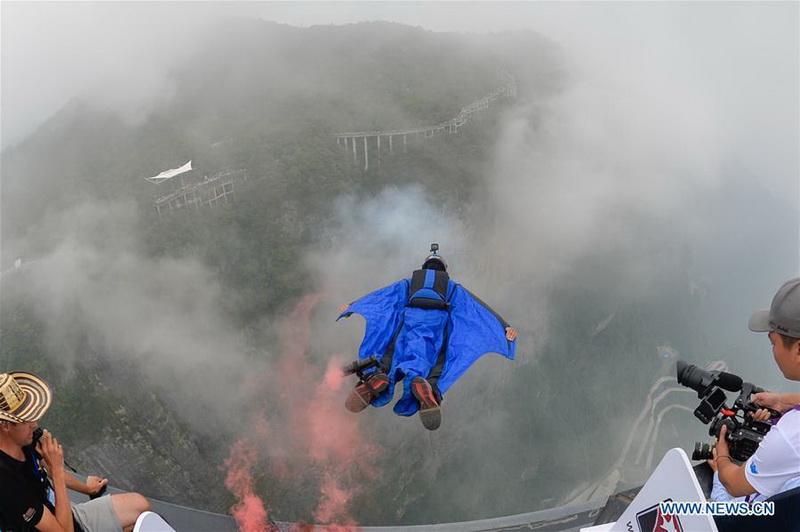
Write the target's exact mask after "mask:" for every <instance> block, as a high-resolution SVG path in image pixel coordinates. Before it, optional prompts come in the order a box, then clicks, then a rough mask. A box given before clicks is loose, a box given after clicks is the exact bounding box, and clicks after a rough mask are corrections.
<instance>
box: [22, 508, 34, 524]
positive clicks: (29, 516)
mask: <svg viewBox="0 0 800 532" xmlns="http://www.w3.org/2000/svg"><path fill="white" fill-rule="evenodd" d="M34 515H36V510H34V509H33V508H28V511H27V512H25V513H24V514H22V519H24V520H25V522H26V523H27V522H28V521H30V520H31V519H33V516H34Z"/></svg>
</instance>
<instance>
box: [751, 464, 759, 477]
mask: <svg viewBox="0 0 800 532" xmlns="http://www.w3.org/2000/svg"><path fill="white" fill-rule="evenodd" d="M750 472H751V473H752V474H754V475H758V469H756V463H755V462H750Z"/></svg>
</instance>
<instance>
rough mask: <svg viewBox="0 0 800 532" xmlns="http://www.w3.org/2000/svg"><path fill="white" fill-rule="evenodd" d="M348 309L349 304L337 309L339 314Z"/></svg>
mask: <svg viewBox="0 0 800 532" xmlns="http://www.w3.org/2000/svg"><path fill="white" fill-rule="evenodd" d="M349 308H350V303H347V304H345V305H342V306H341V307H339V314H341V313H342V312H344V311H345V310H347V309H349Z"/></svg>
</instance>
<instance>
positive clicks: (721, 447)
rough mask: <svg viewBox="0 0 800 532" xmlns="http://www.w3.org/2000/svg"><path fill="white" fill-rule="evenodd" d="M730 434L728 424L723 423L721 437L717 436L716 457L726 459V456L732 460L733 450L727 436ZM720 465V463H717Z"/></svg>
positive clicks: (716, 458) (720, 430)
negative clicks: (729, 445)
mask: <svg viewBox="0 0 800 532" xmlns="http://www.w3.org/2000/svg"><path fill="white" fill-rule="evenodd" d="M727 435H728V425H722V427H720V429H719V438H717V445H716V446H715V447H714V459H715V460H718V459H724V458H725V457H726V456H727V457H728V459H729V460H730V461H731V462H732V461H733V458H731V450H730V448H728V440H727V439H725V437H726V436H727ZM717 467H719V463H717Z"/></svg>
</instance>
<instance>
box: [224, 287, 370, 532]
mask: <svg viewBox="0 0 800 532" xmlns="http://www.w3.org/2000/svg"><path fill="white" fill-rule="evenodd" d="M322 299H323V298H322V296H321V295H319V294H309V295H307V296H305V297H303V298H302V299H301V300H300V302H299V303H298V304H297V305H296V306H295V308H294V310H293V311H292V312H291V313H290V315H289V316H287V317H286V318H285V319H284V320H283V321H282V324H281V325H280V329H279V330H280V336H281V349H280V353H279V357H278V360H277V362H276V364H274V365H273V366H272V368H273V371H272V372H271V374H269V375H262V376H254V379H256V380H257V383H258V386H259V388H260V389H261V390H263V391H264V394H265V395H266V396H267V397H268V399H267V400H265V401H264V404H265V406H264V410H263V411H262V412H258V413H257V415H256V416H255V419H254V420H253V422H252V428H253V429H254V430H253V432H252V433H251V434H254V435H255V438H254V439H255V440H257V443H253V444H245V443H244V442H242V441H240V442H238V443H237V444H235V445H234V446H233V447H232V448H231V454H230V457H229V458H228V460H227V461H226V462H225V467H226V470H227V471H228V475H227V479H226V482H225V485H226V486H227V487H228V489H229V490H230V491H231V492H232V493H233V494H234V496H235V497H236V499H237V500H238V503H237V505H236V506H234V508H233V509H232V513H233V515H234V517H235V519H236V522H237V524H238V525H239V528H240V530H243V531H246V532H251V531H253V532H255V531H262V530H267V529H268V527H269V525H268V524H267V521H266V519H267V512H266V510H265V505H264V504H263V502H262V501H261V499H260V498H258V496H257V495H255V494H254V483H253V477H252V473H253V471H254V470H255V468H263V469H264V470H265V471H268V473H267V478H270V477H271V478H273V479H276V480H283V481H288V482H289V483H291V481H293V480H298V479H303V478H308V476H309V474H310V473H313V475H314V477H313V478H312V480H313V481H314V483H315V485H314V489H316V490H318V500H317V504H316V506H315V508H313V509H309V510H310V512H311V515H312V516H313V519H314V521H315V522H316V524H321V525H327V526H326V528H327V529H328V530H352V529H353V528H354V527H357V524H356V522H355V520H354V519H353V518H352V517H351V516H350V512H349V509H348V503H349V502H350V501H351V500H352V499H353V497H354V496H355V495H357V494H359V493H361V491H362V490H363V489H364V488H365V487H366V486H368V485H370V483H371V481H372V480H374V479H375V478H376V477H377V472H376V469H375V467H374V465H373V464H375V463H376V461H377V452H376V449H375V448H374V447H372V446H371V445H370V444H368V443H367V442H365V441H364V439H363V437H362V435H361V431H360V429H359V426H358V418H357V416H354V415H353V414H351V413H350V412H347V411H346V410H345V408H344V394H343V391H342V386H343V385H344V384H345V383H344V377H343V376H342V373H341V369H340V368H341V365H342V362H343V360H341V359H340V358H339V357H331V356H329V355H326V358H327V359H328V360H327V367H326V368H325V371H324V373H322V372H321V369H322V368H321V367H320V366H319V364H314V363H313V362H312V361H311V360H309V356H308V354H309V344H310V339H311V333H312V331H311V324H310V316H311V312H312V311H313V309H314V307H315V306H316V305H317V304H318V303H319V302H320V301H321V300H322ZM353 384H355V381H353V382H348V383H347V384H346V385H347V387H349V386H352V385H353ZM276 418H277V419H276ZM266 419H270V423H269V426H268V424H267V421H266ZM278 427H280V428H279V430H278Z"/></svg>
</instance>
